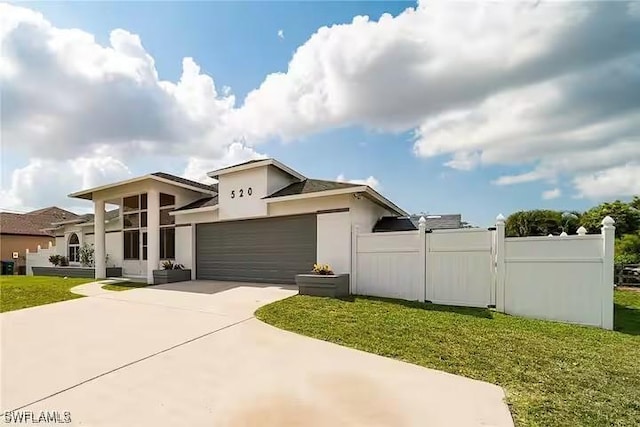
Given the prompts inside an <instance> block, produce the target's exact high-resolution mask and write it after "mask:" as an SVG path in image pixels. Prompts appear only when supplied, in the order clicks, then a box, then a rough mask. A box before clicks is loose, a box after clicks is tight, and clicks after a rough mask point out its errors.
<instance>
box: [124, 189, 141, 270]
mask: <svg viewBox="0 0 640 427" xmlns="http://www.w3.org/2000/svg"><path fill="white" fill-rule="evenodd" d="M146 226H147V195H146V193H145V194H136V195H135V196H129V197H125V198H124V199H122V228H124V236H123V237H124V238H123V243H124V259H130V260H138V259H140V233H141V229H143V228H146ZM144 234H146V233H144ZM145 237H146V236H145ZM143 254H144V255H146V248H143ZM143 259H146V257H144V258H143Z"/></svg>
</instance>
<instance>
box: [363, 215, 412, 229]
mask: <svg viewBox="0 0 640 427" xmlns="http://www.w3.org/2000/svg"><path fill="white" fill-rule="evenodd" d="M417 229H418V227H416V226H415V225H414V224H413V222H411V219H409V218H407V217H396V216H383V217H382V218H380V219H379V220H378V222H376V224H375V225H374V226H373V232H374V233H380V232H386V231H414V230H417Z"/></svg>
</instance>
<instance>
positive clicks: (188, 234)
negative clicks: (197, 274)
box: [176, 225, 195, 270]
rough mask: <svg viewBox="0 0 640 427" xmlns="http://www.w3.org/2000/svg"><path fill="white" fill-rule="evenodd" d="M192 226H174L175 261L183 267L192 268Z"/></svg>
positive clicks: (193, 250)
mask: <svg viewBox="0 0 640 427" xmlns="http://www.w3.org/2000/svg"><path fill="white" fill-rule="evenodd" d="M193 228H194V226H191V225H188V226H184V227H176V263H177V264H182V265H184V268H188V269H191V270H194V268H195V262H194V258H195V248H194V243H195V242H194V236H193Z"/></svg>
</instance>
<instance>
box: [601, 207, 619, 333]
mask: <svg viewBox="0 0 640 427" xmlns="http://www.w3.org/2000/svg"><path fill="white" fill-rule="evenodd" d="M614 223H615V221H614V220H613V218H611V217H610V216H606V217H605V218H604V219H603V220H602V229H601V233H602V286H601V288H602V289H601V291H602V294H601V295H602V309H601V313H602V327H603V328H604V329H613V282H614V277H613V276H614V272H613V246H614V239H615V236H616V227H614V225H613V224H614Z"/></svg>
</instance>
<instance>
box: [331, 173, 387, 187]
mask: <svg viewBox="0 0 640 427" xmlns="http://www.w3.org/2000/svg"><path fill="white" fill-rule="evenodd" d="M336 181H339V182H348V183H351V184H361V185H368V186H369V187H371V188H373V189H376V190H380V189H381V188H382V187H381V186H380V181H378V180H377V179H376V177H374V176H369V177H368V178H365V179H347V178H346V177H345V176H344V174H340V175H338V176H337V177H336Z"/></svg>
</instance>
